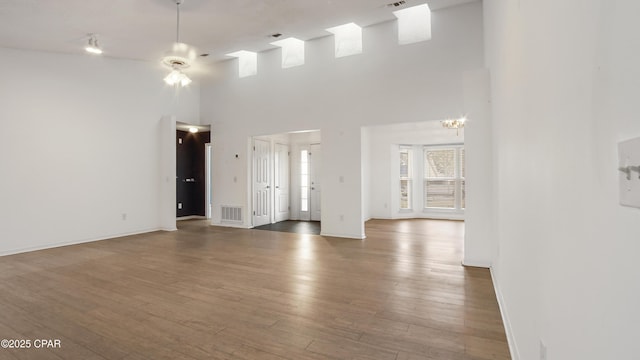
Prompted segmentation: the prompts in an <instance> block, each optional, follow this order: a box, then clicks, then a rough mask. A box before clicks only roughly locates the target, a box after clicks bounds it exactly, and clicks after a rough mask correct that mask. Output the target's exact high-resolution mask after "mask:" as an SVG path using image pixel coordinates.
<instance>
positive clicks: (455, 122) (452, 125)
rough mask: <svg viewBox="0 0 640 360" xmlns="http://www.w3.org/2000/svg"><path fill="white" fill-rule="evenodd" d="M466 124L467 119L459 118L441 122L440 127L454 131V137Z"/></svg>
mask: <svg viewBox="0 0 640 360" xmlns="http://www.w3.org/2000/svg"><path fill="white" fill-rule="evenodd" d="M465 122H467V118H465V117H461V118H460V119H449V120H442V121H441V122H440V123H441V124H442V127H445V128H447V129H456V136H457V135H460V129H462V128H464V123H465Z"/></svg>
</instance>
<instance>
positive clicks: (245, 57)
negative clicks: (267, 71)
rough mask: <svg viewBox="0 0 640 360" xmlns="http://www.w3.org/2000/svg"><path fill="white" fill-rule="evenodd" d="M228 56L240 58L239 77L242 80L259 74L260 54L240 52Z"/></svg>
mask: <svg viewBox="0 0 640 360" xmlns="http://www.w3.org/2000/svg"><path fill="white" fill-rule="evenodd" d="M227 56H233V57H237V58H238V76H240V77H241V78H243V77H247V76H253V75H256V74H257V73H258V53H255V52H253V51H246V50H240V51H236V52H233V53H230V54H227Z"/></svg>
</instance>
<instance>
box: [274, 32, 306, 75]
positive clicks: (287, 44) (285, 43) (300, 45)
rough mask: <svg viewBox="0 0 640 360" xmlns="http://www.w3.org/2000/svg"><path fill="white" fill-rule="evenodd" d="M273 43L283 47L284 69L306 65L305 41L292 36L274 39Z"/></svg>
mask: <svg viewBox="0 0 640 360" xmlns="http://www.w3.org/2000/svg"><path fill="white" fill-rule="evenodd" d="M271 45H275V46H279V47H281V48H282V68H283V69H286V68H290V67H294V66H300V65H304V41H302V40H299V39H296V38H292V37H290V38H287V39H283V40H278V41H274V42H272V43H271Z"/></svg>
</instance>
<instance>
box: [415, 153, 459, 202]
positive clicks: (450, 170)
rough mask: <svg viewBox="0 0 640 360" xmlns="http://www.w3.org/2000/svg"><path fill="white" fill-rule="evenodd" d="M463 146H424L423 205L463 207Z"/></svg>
mask: <svg viewBox="0 0 640 360" xmlns="http://www.w3.org/2000/svg"><path fill="white" fill-rule="evenodd" d="M464 185H465V184H464V148H463V147H462V146H450V147H425V149H424V207H425V208H429V209H433V208H436V209H451V210H456V209H464V207H465V194H464Z"/></svg>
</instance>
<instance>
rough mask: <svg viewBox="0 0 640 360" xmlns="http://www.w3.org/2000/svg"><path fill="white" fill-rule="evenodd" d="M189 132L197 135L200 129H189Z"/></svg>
mask: <svg viewBox="0 0 640 360" xmlns="http://www.w3.org/2000/svg"><path fill="white" fill-rule="evenodd" d="M189 132H190V133H192V134H195V133H197V132H198V128H197V127H190V128H189Z"/></svg>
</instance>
